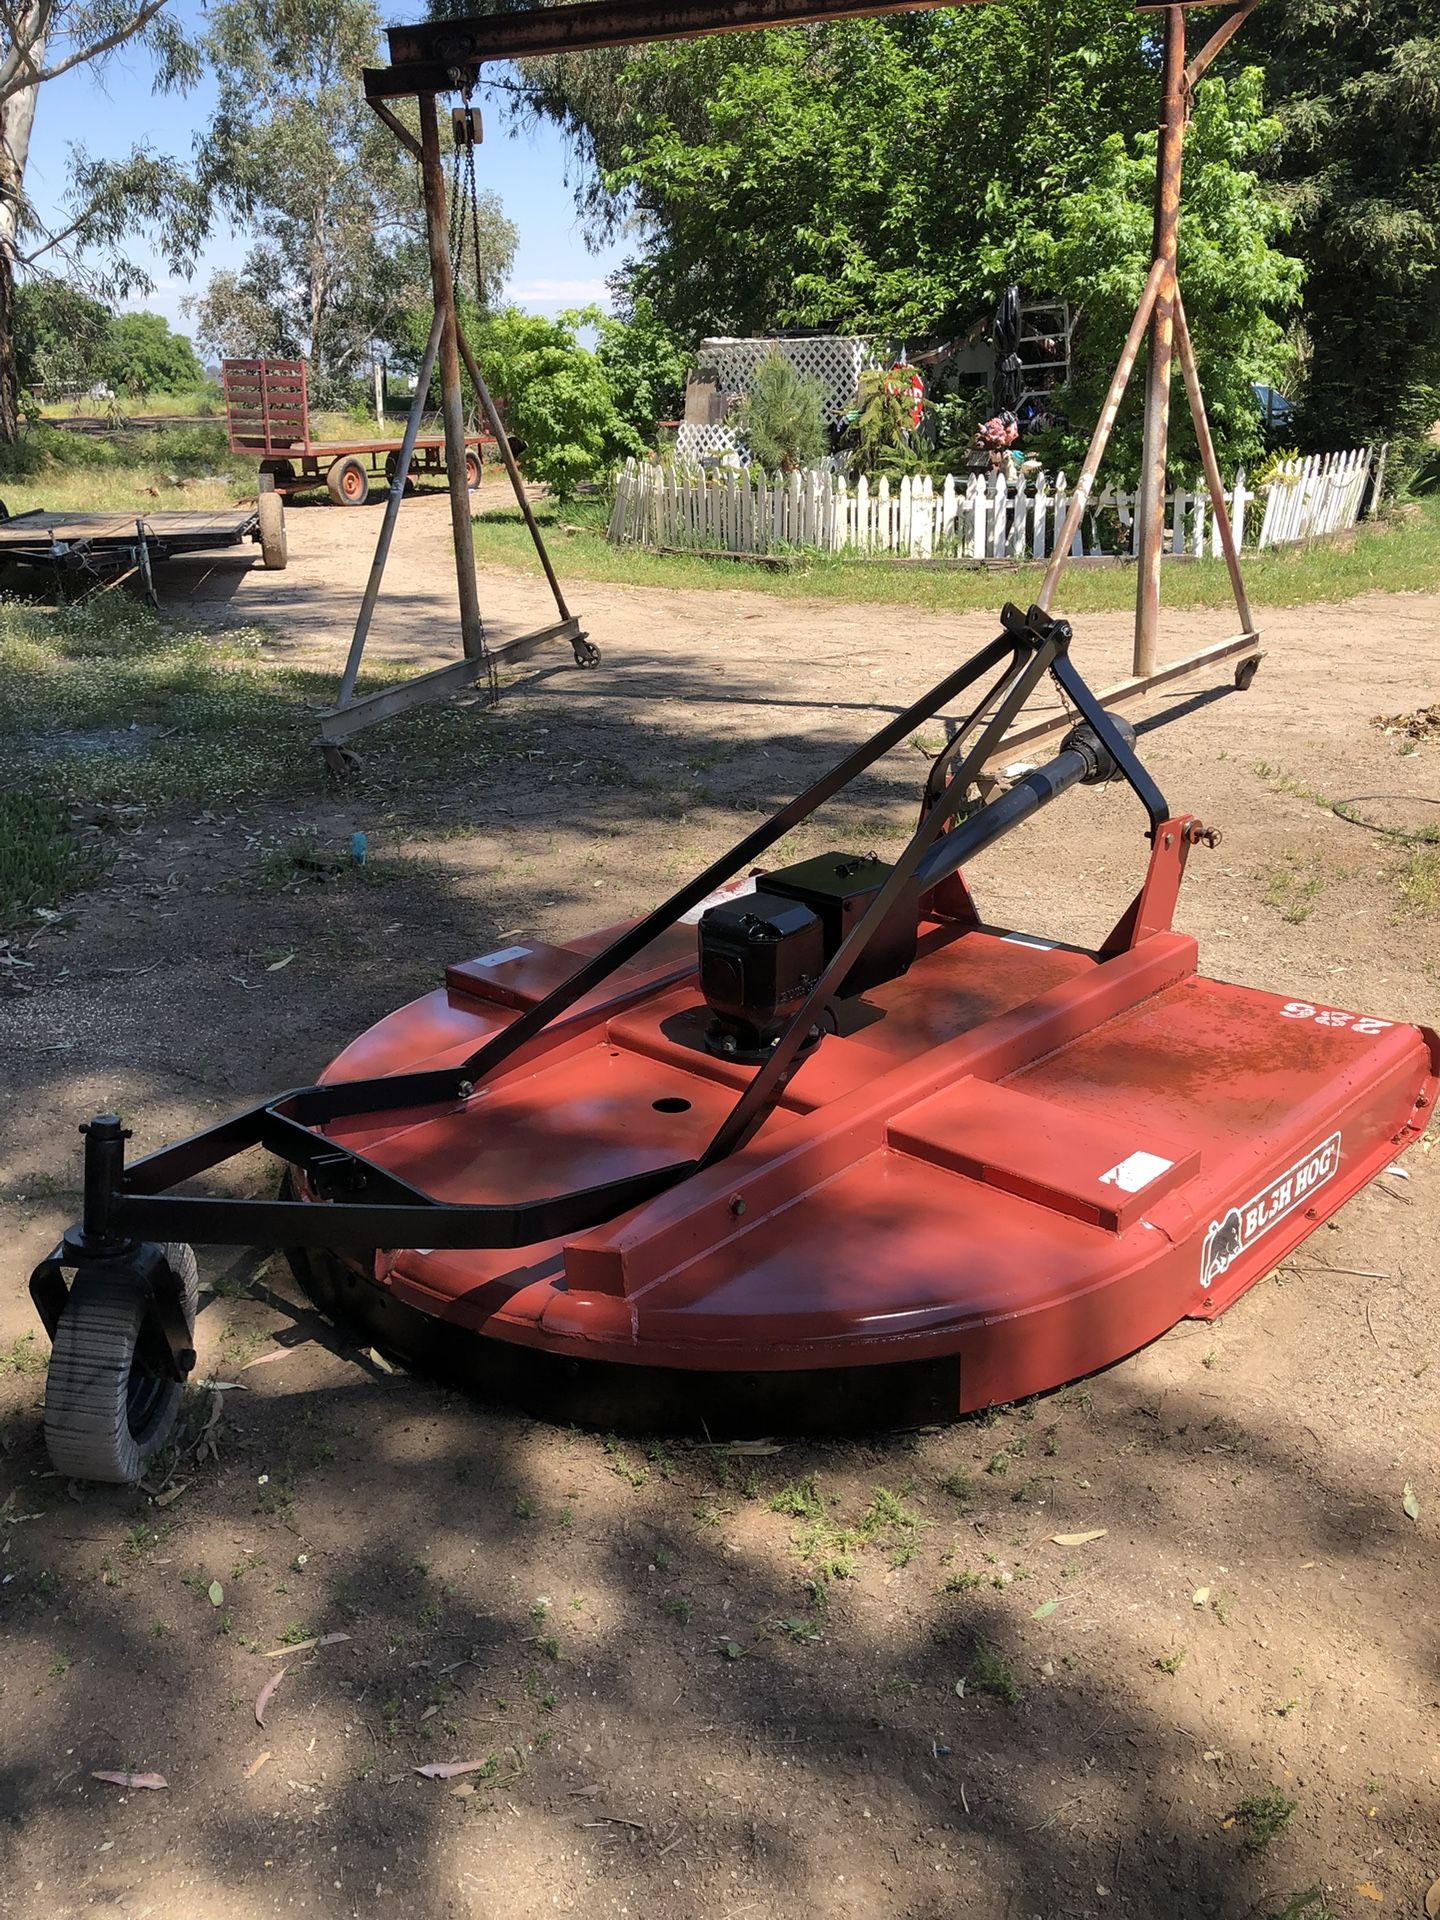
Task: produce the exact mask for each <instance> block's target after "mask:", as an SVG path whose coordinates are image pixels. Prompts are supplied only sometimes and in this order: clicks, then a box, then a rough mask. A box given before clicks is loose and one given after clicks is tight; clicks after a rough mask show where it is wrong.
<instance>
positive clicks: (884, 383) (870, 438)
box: [856, 367, 916, 475]
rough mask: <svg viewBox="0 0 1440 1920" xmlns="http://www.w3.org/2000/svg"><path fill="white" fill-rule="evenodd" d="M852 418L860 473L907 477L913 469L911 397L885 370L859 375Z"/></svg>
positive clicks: (912, 407) (908, 391)
mask: <svg viewBox="0 0 1440 1920" xmlns="http://www.w3.org/2000/svg"><path fill="white" fill-rule="evenodd" d="M858 400H859V408H858V414H857V418H856V438H857V441H858V456H859V461H858V464H859V467H860V470H861V471H862V472H864V473H885V474H891V475H894V474H896V473H907V472H910V471H912V470H913V468H914V466H915V465H916V449H915V447H914V444H913V442H912V439H911V434H912V428H911V425H910V422H911V416H912V414H913V412H914V404H915V403H914V396H913V394H912V392H911V390H910V388H909V387H908V386H906V385H903V384H902V383H901V382H900V381H898V380H897V379H896V378H895V376H894V375H893V374H892V372H891V371H890V369H889V368H888V367H867V368H866V369H865V370H864V372H863V373H862V374H861V375H860V390H859V395H858Z"/></svg>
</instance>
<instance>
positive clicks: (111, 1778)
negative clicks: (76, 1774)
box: [90, 1770, 170, 1787]
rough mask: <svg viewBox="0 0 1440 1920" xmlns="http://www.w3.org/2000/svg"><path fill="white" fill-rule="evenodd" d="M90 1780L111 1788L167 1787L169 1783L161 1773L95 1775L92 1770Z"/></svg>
mask: <svg viewBox="0 0 1440 1920" xmlns="http://www.w3.org/2000/svg"><path fill="white" fill-rule="evenodd" d="M90 1778H91V1779H92V1780H104V1781H105V1782H106V1783H107V1784H108V1785H109V1786H112V1787H168V1786H169V1784H170V1782H169V1781H168V1780H167V1779H166V1778H165V1776H164V1774H163V1773H96V1772H94V1771H93V1770H92V1772H91V1775H90Z"/></svg>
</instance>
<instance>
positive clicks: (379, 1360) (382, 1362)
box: [365, 1347, 395, 1373]
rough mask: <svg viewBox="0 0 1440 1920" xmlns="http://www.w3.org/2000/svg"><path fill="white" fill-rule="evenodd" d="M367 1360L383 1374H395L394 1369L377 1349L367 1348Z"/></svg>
mask: <svg viewBox="0 0 1440 1920" xmlns="http://www.w3.org/2000/svg"><path fill="white" fill-rule="evenodd" d="M365 1358H366V1359H367V1360H369V1361H371V1362H372V1363H373V1364H374V1365H375V1366H377V1367H378V1368H379V1369H380V1371H381V1372H382V1373H393V1372H394V1371H395V1369H394V1367H392V1366H391V1364H390V1362H389V1361H388V1360H387V1359H386V1358H385V1356H384V1354H383V1353H381V1352H380V1351H379V1349H378V1348H376V1347H366V1349H365Z"/></svg>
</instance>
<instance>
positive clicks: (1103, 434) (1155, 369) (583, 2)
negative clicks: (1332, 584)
mask: <svg viewBox="0 0 1440 1920" xmlns="http://www.w3.org/2000/svg"><path fill="white" fill-rule="evenodd" d="M985 3H986V0H577V4H574V5H563V4H562V5H559V6H543V5H542V6H534V7H527V8H524V9H521V10H517V11H515V12H505V13H491V14H482V15H473V16H469V17H465V18H459V19H453V20H435V21H427V22H424V23H421V24H419V25H416V26H400V27H391V28H390V29H389V30H388V34H387V39H388V42H389V50H390V60H391V64H390V65H389V66H388V67H381V68H374V69H368V70H367V71H366V73H365V93H366V98H367V99H368V100H369V102H370V104H371V106H372V107H373V108H374V109H375V111H376V112H377V113H378V114H379V115H380V116H381V118H382V119H383V120H384V121H385V123H386V124H387V126H389V127H390V128H391V130H392V131H393V132H394V133H395V135H396V137H397V138H398V139H399V140H401V141H402V142H403V143H404V144H405V145H406V146H407V147H408V148H410V150H411V151H412V152H414V153H416V154H417V156H418V158H419V159H420V163H421V170H422V175H423V178H424V185H425V209H426V218H427V222H428V228H429V234H430V255H431V265H432V268H433V272H434V283H435V312H436V330H437V335H438V347H439V364H440V383H441V392H442V396H443V405H444V419H445V432H446V436H447V457H448V447H449V440H450V439H451V438H452V437H453V438H454V439H455V440H456V442H457V445H458V444H459V440H460V436H461V432H462V410H461V399H460V361H461V360H462V359H463V361H464V363H465V366H466V369H467V371H468V372H469V374H470V377H471V380H472V383H473V384H474V386H475V388H476V391H477V392H478V393H479V395H480V397H481V403H482V405H483V406H484V407H485V410H486V412H487V414H488V415H489V418H490V424H491V428H492V430H493V431H494V433H495V435H496V438H497V440H498V441H499V442H500V446H501V450H502V454H503V456H504V458H505V461H506V465H507V467H508V468H509V469H510V472H511V478H512V480H513V482H514V485H515V490H516V495H517V498H519V500H520V504H521V508H522V511H523V512H524V513H525V516H526V520H527V523H528V524H529V525H530V528H531V532H532V534H533V535H534V537H535V541H536V545H537V548H538V549H539V551H540V555H541V559H542V562H543V564H544V566H545V570H546V573H547V575H548V577H549V579H550V584H551V586H552V588H553V590H554V593H555V600H556V607H557V610H558V612H559V614H560V622H561V624H559V625H557V626H555V627H552V628H547V629H545V630H543V631H542V632H541V633H540V634H537V635H530V636H526V637H525V638H524V639H523V640H521V641H519V642H514V643H511V647H510V648H509V649H507V652H513V651H515V649H517V648H518V649H520V650H522V651H524V652H532V651H534V649H535V648H536V647H537V646H539V645H541V644H542V643H543V642H544V641H546V640H551V639H556V638H566V639H571V640H572V643H574V644H575V645H576V649H577V658H584V655H583V654H582V653H581V648H582V647H583V646H585V645H586V644H587V643H586V642H585V641H584V637H583V636H579V637H578V639H577V637H576V636H578V635H579V629H578V626H576V624H575V623H574V622H573V621H571V620H570V619H569V615H568V610H567V608H566V606H565V602H564V598H563V595H562V594H561V591H560V587H559V585H558V582H557V581H556V579H555V574H554V569H553V568H552V567H551V565H550V562H549V559H548V556H546V554H545V551H544V546H543V544H542V542H541V540H540V535H539V531H538V529H537V528H536V527H535V524H534V517H533V515H532V513H531V512H530V508H529V505H528V503H527V502H526V500H525V497H524V492H523V489H522V487H521V485H520V480H519V475H518V473H517V472H516V471H515V466H514V460H513V457H512V455H511V453H510V449H509V443H508V441H507V440H506V438H505V431H504V427H503V425H502V423H501V422H500V420H499V418H498V416H497V414H496V412H495V409H494V407H493V406H492V405H491V404H490V399H489V394H488V392H487V390H486V387H485V384H484V381H483V379H482V378H481V375H480V369H479V367H478V366H477V365H476V363H475V357H474V355H473V353H472V352H471V351H470V348H469V346H468V344H467V342H466V341H465V338H464V335H463V333H462V331H461V328H460V325H459V322H458V319H457V316H456V311H455V289H454V278H453V274H452V272H451V266H450V260H449V256H448V253H447V250H446V246H445V215H444V178H443V171H442V166H441V158H440V146H439V116H438V111H437V106H436V97H437V95H439V94H442V93H451V92H459V93H460V94H462V95H463V96H464V98H465V101H466V104H467V107H468V103H469V97H470V93H471V91H472V89H473V88H474V86H475V85H476V83H477V81H478V79H479V76H480V73H481V70H482V69H483V68H484V67H485V66H486V65H487V64H489V63H492V62H496V61H504V60H518V59H525V58H528V57H533V56H537V55H545V54H557V53H575V52H582V51H586V50H589V49H594V48H601V47H619V46H630V45H637V44H642V43H645V42H648V41H659V40H686V39H695V38H699V37H700V36H702V35H706V34H714V33H739V32H746V31H750V30H754V29H757V28H763V27H776V26H794V25H802V24H807V23H811V24H813V23H820V22H824V21H828V20H843V19H850V18H855V17H858V16H865V15H876V14H890V13H907V12H918V11H922V10H929V9H933V8H935V7H938V6H941V5H975V4H985ZM1222 3H1223V0H1139V10H1140V11H1144V12H1159V13H1163V14H1164V16H1165V22H1164V55H1163V64H1162V68H1161V89H1160V115H1159V148H1158V154H1157V160H1156V170H1155V221H1154V247H1153V259H1152V265H1151V268H1150V272H1149V274H1148V276H1147V278H1146V281H1145V286H1144V290H1143V292H1142V294H1141V296H1140V302H1139V305H1138V306H1137V308H1136V310H1135V316H1134V319H1133V321H1132V323H1131V327H1130V332H1129V334H1128V336H1127V338H1126V341H1125V346H1124V349H1123V351H1122V353H1121V356H1120V360H1119V363H1118V365H1117V366H1116V369H1115V373H1114V377H1113V379H1112V380H1111V383H1110V388H1109V391H1108V393H1107V394H1106V397H1105V403H1104V405H1103V407H1102V409H1101V412H1100V417H1099V419H1098V420H1097V422H1096V424H1095V430H1094V434H1093V436H1092V438H1091V441H1090V446H1089V450H1088V452H1087V453H1086V456H1085V461H1084V464H1083V466H1082V468H1081V472H1080V476H1079V479H1078V481H1077V483H1076V486H1075V488H1074V490H1073V492H1072V493H1071V496H1070V505H1069V511H1068V513H1067V516H1066V520H1065V524H1064V527H1063V528H1062V530H1061V532H1060V535H1059V537H1058V538H1057V540H1056V543H1055V549H1054V553H1053V555H1052V557H1051V560H1050V564H1049V567H1048V568H1047V571H1046V574H1045V579H1044V584H1043V586H1042V587H1041V590H1040V594H1039V596H1038V605H1039V606H1040V607H1041V608H1042V609H1046V610H1048V609H1050V607H1051V606H1052V605H1053V602H1054V599H1055V592H1056V588H1057V586H1058V584H1059V580H1060V575H1061V571H1062V569H1063V568H1064V565H1065V561H1066V558H1067V556H1068V554H1069V552H1070V549H1071V547H1072V545H1073V544H1074V540H1075V535H1076V533H1077V532H1078V530H1079V526H1080V521H1081V517H1082V515H1083V514H1084V512H1085V509H1086V506H1087V505H1088V502H1089V499H1090V495H1091V493H1092V491H1093V489H1094V485H1095V480H1096V476H1097V474H1098V472H1099V468H1100V462H1101V460H1102V458H1103V456H1104V452H1105V448H1106V445H1107V443H1108V441H1109V438H1110V433H1111V429H1112V428H1113V426H1114V424H1115V417H1116V414H1117V412H1118V410H1119V406H1120V402H1121V399H1122V398H1123V396H1124V393H1125V389H1126V387H1127V385H1128V383H1129V380H1130V375H1131V373H1132V372H1133V370H1134V367H1135V363H1136V360H1137V358H1138V356H1139V352H1140V347H1141V344H1142V342H1145V341H1146V340H1147V339H1148V364H1147V369H1146V376H1145V428H1144V446H1143V455H1142V470H1141V475H1140V486H1139V512H1138V516H1137V541H1136V560H1137V586H1136V605H1135V641H1134V654H1133V660H1132V671H1131V673H1130V675H1129V677H1128V678H1126V679H1125V680H1123V681H1121V682H1119V683H1118V684H1117V685H1115V686H1112V687H1108V688H1106V689H1104V690H1102V691H1101V692H1100V693H1099V695H1098V698H1099V699H1100V701H1101V703H1102V704H1103V705H1106V706H1113V705H1116V704H1118V703H1119V702H1121V701H1124V700H1126V699H1129V698H1132V697H1133V696H1135V695H1137V694H1141V693H1143V692H1145V691H1146V689H1147V688H1150V687H1154V686H1157V685H1159V684H1161V683H1163V682H1165V681H1168V680H1175V679H1178V678H1180V677H1182V676H1183V675H1186V674H1189V673H1191V672H1194V671H1195V670H1197V669H1199V668H1202V667H1206V666H1210V665H1213V664H1214V663H1216V662H1218V661H1222V660H1226V659H1229V658H1232V657H1234V656H1237V655H1239V656H1243V658H1241V659H1240V662H1239V665H1238V666H1237V668H1236V681H1237V684H1239V685H1241V686H1247V685H1248V684H1249V682H1250V680H1251V678H1253V676H1254V672H1255V668H1256V666H1257V664H1258V662H1259V658H1260V655H1259V651H1258V645H1257V643H1258V637H1259V636H1258V634H1257V633H1256V630H1255V623H1254V620H1253V618H1252V615H1251V612H1250V605H1249V601H1248V600H1247V598H1246V593H1245V586H1244V582H1243V580H1242V579H1241V575H1240V560H1239V554H1238V552H1237V550H1236V545H1235V538H1234V532H1233V529H1232V527H1231V525H1230V516H1229V511H1228V508H1227V505H1226V499H1225V490H1224V486H1223V484H1222V482H1221V478H1220V469H1219V465H1218V463H1217V461H1216V458H1215V447H1214V442H1213V440H1212V438H1211V434H1210V427H1209V422H1208V420H1207V418H1206V413H1205V402H1204V398H1203V395H1202V393H1201V389H1200V378H1199V374H1198V372H1197V369H1196V363H1195V354H1194V349H1193V347H1192V345H1191V340H1190V332H1189V328H1188V326H1187V325H1186V320H1185V306H1184V302H1183V300H1182V299H1181V296H1180V288H1179V284H1178V280H1177V275H1176V250H1177V249H1176V243H1177V237H1178V230H1179V218H1180V178H1181V161H1182V155H1183V148H1184V138H1185V122H1186V119H1187V117H1188V114H1189V104H1190V96H1191V92H1192V90H1193V88H1194V85H1195V82H1196V81H1197V80H1198V79H1199V78H1200V76H1201V74H1203V73H1204V72H1205V70H1206V68H1207V67H1208V66H1209V65H1210V62H1211V61H1212V60H1213V59H1214V57H1215V55H1216V54H1217V53H1219V52H1220V50H1221V48H1222V47H1224V46H1225V45H1226V43H1227V42H1228V41H1229V40H1230V38H1231V36H1232V35H1233V34H1234V33H1235V31H1236V29H1237V28H1238V27H1239V26H1240V25H1241V24H1242V23H1243V21H1244V20H1245V19H1246V18H1247V17H1248V15H1249V14H1250V13H1251V12H1252V11H1253V9H1254V7H1255V5H1256V4H1257V0H1239V3H1238V4H1237V5H1236V6H1235V8H1234V10H1233V11H1232V12H1231V13H1230V14H1229V15H1228V17H1227V18H1226V19H1225V20H1224V21H1223V22H1222V23H1221V24H1220V26H1219V27H1218V28H1217V29H1216V30H1215V32H1214V33H1212V34H1211V36H1210V38H1209V39H1208V40H1207V41H1206V42H1205V44H1204V45H1203V46H1202V47H1201V48H1200V50H1199V52H1198V53H1196V54H1195V55H1193V57H1191V58H1190V59H1189V61H1188V63H1187V60H1186V48H1185V14H1186V11H1187V10H1188V9H1189V8H1190V7H1192V6H1213V5H1216V4H1222ZM409 98H414V99H416V100H417V101H418V103H419V110H420V138H419V141H418V142H417V141H416V140H415V138H414V136H413V135H412V134H411V133H410V131H409V129H408V128H407V127H406V126H405V125H404V123H403V122H402V121H401V120H400V119H399V118H398V117H397V116H396V114H395V113H394V112H393V110H392V108H391V106H390V104H389V103H390V102H391V101H393V100H397V99H409ZM456 118H457V120H458V119H459V118H460V116H459V115H458V114H457V116H456ZM435 347H436V337H432V340H431V361H432V362H433V354H434V350H435ZM1177 353H1178V356H1179V359H1180V365H1181V370H1182V373H1183V376H1184V381H1185V391H1186V395H1187V398H1188V400H1189V405H1190V412H1191V416H1192V419H1193V421H1194V425H1195V434H1196V438H1197V440H1198V442H1199V446H1200V456H1201V461H1202V463H1203V465H1204V470H1205V480H1206V486H1207V488H1208V490H1209V494H1210V504H1211V510H1212V512H1213V514H1214V525H1215V529H1216V532H1217V534H1218V536H1219V541H1220V545H1221V549H1222V551H1223V553H1224V555H1225V563H1226V566H1227V568H1228V569H1229V574H1230V583H1231V586H1232V588H1233V591H1234V596H1235V606H1236V610H1237V612H1238V614H1239V621H1240V631H1239V633H1238V634H1237V635H1235V636H1234V637H1233V638H1231V639H1228V640H1225V641H1222V642H1220V643H1218V644H1216V645H1212V646H1208V647H1205V648H1202V649H1201V650H1200V651H1199V652H1196V653H1192V654H1188V655H1186V656H1185V657H1183V658H1181V659H1178V660H1173V661H1170V662H1168V663H1166V664H1165V665H1163V666H1162V665H1160V664H1159V663H1158V660H1157V648H1158V637H1159V624H1160V564H1161V552H1162V547H1163V535H1164V527H1165V478H1166V462H1167V456H1168V451H1169V425H1170V384H1171V378H1172V374H1173V370H1174V360H1175V357H1176V355H1177ZM427 364H428V363H427ZM427 380H428V375H427ZM450 470H451V474H452V479H451V487H450V493H451V508H452V515H453V517H454V522H455V540H456V551H457V556H460V555H461V553H462V536H463V553H464V554H465V555H466V556H468V554H469V550H470V549H469V535H468V527H469V505H468V500H467V496H466V493H465V489H464V481H463V478H462V479H457V478H455V477H454V476H455V475H456V474H457V473H458V474H461V475H463V471H464V467H463V462H456V461H454V460H451V461H450ZM460 571H461V574H462V576H464V577H462V580H461V623H462V630H463V632H464V635H465V647H466V653H467V655H471V654H472V653H476V652H478V651H479V648H478V647H472V638H471V635H472V630H473V631H475V632H478V622H479V614H478V610H477V609H476V608H475V605H474V600H475V580H474V571H473V567H468V568H467V566H466V565H465V564H463V563H462V564H461V567H460ZM356 664H358V657H357V660H356ZM464 671H465V662H457V663H456V666H455V667H454V668H442V669H440V675H441V676H443V675H447V674H453V673H456V672H459V673H462V674H463V673H464ZM438 677H439V676H433V675H432V676H427V679H428V680H434V679H436V678H438ZM471 677H473V671H472V675H471ZM350 684H351V685H352V686H353V673H351V674H350ZM416 684H418V683H416ZM405 691H406V690H405V689H395V690H393V691H390V692H387V693H383V694H380V695H376V696H372V699H373V700H379V701H382V702H384V701H387V700H394V699H395V698H397V696H401V695H403V694H404V692H405ZM356 704H357V706H359V705H364V704H366V703H363V702H360V703H356ZM1068 724H1069V717H1068V716H1067V715H1064V714H1061V715H1059V716H1057V717H1055V718H1052V719H1049V720H1046V721H1044V722H1037V723H1034V724H1029V725H1025V726H1022V727H1020V728H1019V729H1018V730H1017V731H1015V732H1014V733H1012V734H1011V735H1010V737H1009V738H1008V739H1007V740H1006V741H1005V742H1004V743H1003V746H1002V748H1001V754H1002V756H1003V754H1005V753H1007V752H1009V751H1010V750H1011V749H1013V748H1014V747H1015V746H1017V745H1019V744H1020V743H1021V742H1026V741H1033V740H1036V739H1038V738H1040V737H1042V736H1043V735H1045V734H1047V733H1051V732H1055V731H1059V730H1061V729H1063V728H1064V727H1065V726H1066V725H1068Z"/></svg>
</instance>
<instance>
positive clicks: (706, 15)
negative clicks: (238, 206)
mask: <svg viewBox="0 0 1440 1920" xmlns="http://www.w3.org/2000/svg"><path fill="white" fill-rule="evenodd" d="M985 3H986V0H578V3H577V4H576V5H574V6H559V7H530V8H525V9H524V10H523V11H520V12H516V13H492V14H480V15H471V16H469V17H468V18H466V19H459V20H427V21H423V22H421V23H420V24H418V25H416V26H410V27H391V28H389V29H388V30H387V33H386V40H387V42H388V45H389V48H390V61H391V64H390V66H389V67H388V68H385V67H381V68H367V70H366V73H365V92H366V95H367V97H368V98H369V99H371V100H372V101H373V100H386V99H398V98H403V97H405V96H407V95H411V94H414V93H416V92H417V91H420V90H427V91H433V92H436V93H444V92H447V91H448V90H450V89H451V88H453V87H455V86H456V85H457V84H459V76H462V75H464V74H465V73H466V72H467V71H473V70H474V69H477V68H479V67H481V66H483V65H484V64H485V63H486V62H487V61H489V60H525V59H530V58H533V57H534V56H536V55H539V54H547V53H583V52H587V51H589V50H591V49H593V48H596V47H628V46H639V45H642V44H644V43H646V42H648V41H656V40H698V39H700V38H701V37H702V36H704V35H706V34H712V33H748V32H755V31H757V30H759V29H761V28H764V27H790V26H806V25H819V24H821V23H823V22H824V21H827V20H856V19H862V18H865V17H868V16H870V15H874V14H887V13H920V12H925V11H928V10H933V9H935V8H938V7H942V6H947V7H949V6H956V5H960V6H976V5H984V4H985Z"/></svg>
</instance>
